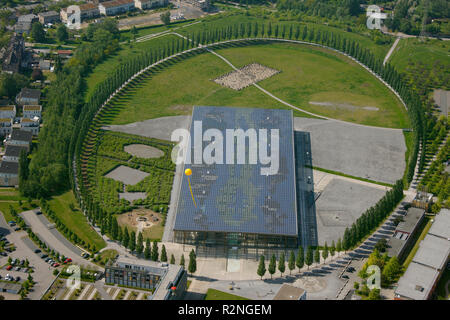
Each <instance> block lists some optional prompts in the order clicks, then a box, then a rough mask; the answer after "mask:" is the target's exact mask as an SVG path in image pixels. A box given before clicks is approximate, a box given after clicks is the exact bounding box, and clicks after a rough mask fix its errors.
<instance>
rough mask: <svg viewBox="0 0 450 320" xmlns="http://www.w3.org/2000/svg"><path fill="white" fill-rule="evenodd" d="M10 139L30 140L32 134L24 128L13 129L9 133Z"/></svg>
mask: <svg viewBox="0 0 450 320" xmlns="http://www.w3.org/2000/svg"><path fill="white" fill-rule="evenodd" d="M11 140H18V141H26V142H31V140H33V134H32V133H31V132H30V131H26V130H16V129H15V130H13V131H12V133H11Z"/></svg>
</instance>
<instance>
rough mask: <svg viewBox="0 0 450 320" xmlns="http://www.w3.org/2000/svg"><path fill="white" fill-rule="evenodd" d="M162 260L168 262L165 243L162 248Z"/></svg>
mask: <svg viewBox="0 0 450 320" xmlns="http://www.w3.org/2000/svg"><path fill="white" fill-rule="evenodd" d="M161 262H167V252H166V246H165V245H162V248H161Z"/></svg>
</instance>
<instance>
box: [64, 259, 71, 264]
mask: <svg viewBox="0 0 450 320" xmlns="http://www.w3.org/2000/svg"><path fill="white" fill-rule="evenodd" d="M64 262H65V263H69V262H72V259H70V258H67V259H66V260H65V261H64Z"/></svg>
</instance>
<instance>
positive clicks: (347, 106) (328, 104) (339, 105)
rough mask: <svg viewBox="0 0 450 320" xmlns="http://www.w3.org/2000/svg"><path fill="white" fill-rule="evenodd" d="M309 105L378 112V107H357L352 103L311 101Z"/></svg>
mask: <svg viewBox="0 0 450 320" xmlns="http://www.w3.org/2000/svg"><path fill="white" fill-rule="evenodd" d="M309 104H312V105H315V106H321V107H330V108H333V109H346V110H352V111H356V110H360V109H363V110H367V111H378V110H380V109H378V108H377V107H373V106H355V105H353V104H351V103H335V102H326V101H325V102H318V101H310V102H309Z"/></svg>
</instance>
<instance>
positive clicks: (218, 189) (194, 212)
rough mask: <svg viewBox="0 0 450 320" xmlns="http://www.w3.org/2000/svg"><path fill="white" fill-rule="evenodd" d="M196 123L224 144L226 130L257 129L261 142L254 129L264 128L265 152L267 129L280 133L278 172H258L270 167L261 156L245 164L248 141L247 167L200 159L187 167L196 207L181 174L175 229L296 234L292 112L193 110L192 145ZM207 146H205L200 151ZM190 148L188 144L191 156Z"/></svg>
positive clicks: (242, 109)
mask: <svg viewBox="0 0 450 320" xmlns="http://www.w3.org/2000/svg"><path fill="white" fill-rule="evenodd" d="M196 121H201V123H202V124H201V126H202V130H203V132H205V131H206V130H208V129H217V130H219V131H220V132H221V133H222V135H223V137H224V138H223V144H224V145H225V144H227V143H228V142H227V141H226V130H227V129H231V130H235V129H242V130H244V131H247V130H248V129H255V130H256V132H259V133H258V134H259V135H260V136H259V138H261V131H258V129H267V140H268V141H267V148H268V149H271V147H270V142H271V138H270V136H271V129H276V130H278V132H279V139H278V140H279V153H278V154H279V168H278V171H277V172H276V173H275V174H272V175H265V174H262V172H261V169H262V168H267V167H269V166H270V165H263V164H261V162H260V161H259V160H260V159H259V158H258V161H256V164H249V160H247V158H249V157H248V156H247V154H248V153H249V152H250V148H249V147H248V143H246V146H245V148H246V156H245V157H246V161H245V163H246V164H236V163H237V161H236V160H235V159H234V161H232V162H233V163H234V164H225V162H226V161H225V160H224V161H223V163H224V164H216V163H213V164H210V165H207V164H205V163H204V162H203V161H202V162H203V163H202V164H192V165H185V168H191V170H192V175H191V176H190V183H191V186H192V192H193V197H194V199H195V202H196V205H194V203H193V200H192V197H191V192H190V188H189V182H188V179H187V177H186V176H184V175H183V181H182V184H181V191H180V197H179V203H178V209H177V216H176V221H175V226H174V230H183V231H214V232H231V233H235V232H237V233H253V234H268V235H285V236H297V235H298V232H297V226H298V224H297V212H296V197H295V170H294V148H293V125H292V122H293V118H292V111H290V110H279V109H277V110H274V109H250V108H227V107H194V111H193V114H192V125H191V133H190V135H191V139H192V141H194V140H195V139H196V137H195V134H194V133H195V132H194V131H195V130H194V127H195V126H194V124H195V122H196ZM203 132H202V133H203ZM264 136H265V135H264ZM246 140H248V138H246ZM210 144H211V142H203V149H204V148H205V147H206V146H208V145H210ZM194 147H195V143H192V146H191V154H192V155H194V154H195V151H194V150H195V149H194ZM258 149H259V148H258ZM222 151H223V159H226V158H227V148H225V147H223V148H222ZM252 151H255V150H254V149H252ZM255 152H256V151H255ZM268 154H270V151H268Z"/></svg>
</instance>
